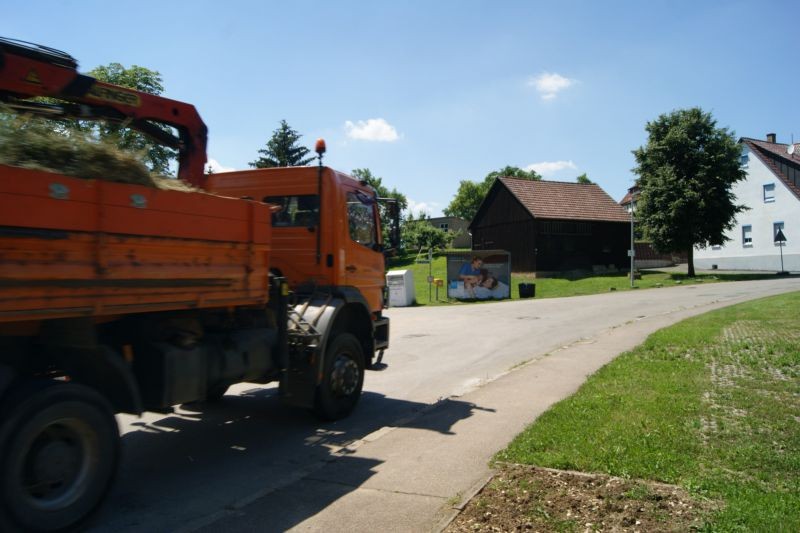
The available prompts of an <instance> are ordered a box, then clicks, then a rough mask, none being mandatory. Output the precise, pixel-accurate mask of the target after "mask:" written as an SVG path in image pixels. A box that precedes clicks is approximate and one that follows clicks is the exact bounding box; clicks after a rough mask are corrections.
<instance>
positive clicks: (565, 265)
mask: <svg viewBox="0 0 800 533" xmlns="http://www.w3.org/2000/svg"><path fill="white" fill-rule="evenodd" d="M536 233H537V237H536V240H537V242H538V243H539V246H538V249H537V262H536V265H537V267H538V268H537V269H538V270H539V271H542V272H563V271H565V270H589V269H591V268H592V267H593V266H594V265H603V266H605V267H611V266H614V267H616V268H623V269H624V268H625V266H626V264H627V260H628V248H629V247H630V226H629V225H628V224H626V223H624V222H591V221H577V220H537V224H536Z"/></svg>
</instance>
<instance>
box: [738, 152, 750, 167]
mask: <svg viewBox="0 0 800 533" xmlns="http://www.w3.org/2000/svg"><path fill="white" fill-rule="evenodd" d="M749 163H750V156H749V155H747V154H744V155H743V156H742V157H740V158H739V164H740V165H741V166H742V167H743V168H747V165H748V164H749Z"/></svg>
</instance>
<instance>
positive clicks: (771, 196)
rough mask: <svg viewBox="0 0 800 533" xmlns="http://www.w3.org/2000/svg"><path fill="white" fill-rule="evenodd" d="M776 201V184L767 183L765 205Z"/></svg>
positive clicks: (765, 186)
mask: <svg viewBox="0 0 800 533" xmlns="http://www.w3.org/2000/svg"><path fill="white" fill-rule="evenodd" d="M774 201H775V184H774V183H767V184H766V185H764V203H765V204H768V203H770V202H774Z"/></svg>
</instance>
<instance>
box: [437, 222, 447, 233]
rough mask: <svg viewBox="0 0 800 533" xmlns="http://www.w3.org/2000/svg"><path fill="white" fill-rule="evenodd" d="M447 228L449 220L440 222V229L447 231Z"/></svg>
mask: <svg viewBox="0 0 800 533" xmlns="http://www.w3.org/2000/svg"><path fill="white" fill-rule="evenodd" d="M447 228H448V224H447V222H442V223H440V224H439V229H440V230H442V231H447Z"/></svg>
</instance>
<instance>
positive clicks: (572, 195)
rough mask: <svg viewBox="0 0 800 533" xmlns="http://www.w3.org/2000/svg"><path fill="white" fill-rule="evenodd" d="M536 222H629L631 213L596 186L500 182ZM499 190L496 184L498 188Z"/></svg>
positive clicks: (538, 182) (517, 179)
mask: <svg viewBox="0 0 800 533" xmlns="http://www.w3.org/2000/svg"><path fill="white" fill-rule="evenodd" d="M497 181H498V182H500V183H501V184H502V185H503V186H505V187H506V188H507V189H508V190H509V191H510V192H511V194H512V195H514V197H515V198H516V199H517V200H518V201H519V202H520V204H522V205H523V207H525V209H527V210H528V212H529V213H530V214H531V215H533V216H534V217H535V218H543V219H555V220H594V221H602V222H629V221H630V215H629V214H628V212H627V211H626V210H625V209H624V208H623V207H622V206H620V205H619V204H618V203H617V202H615V201H614V199H613V198H611V197H610V196H609V195H608V194H607V193H606V192H605V191H604V190H603V189H601V188H600V186H599V185H597V184H596V183H591V184H585V183H569V182H561V181H543V180H542V181H531V180H525V179H519V178H499V179H498V180H497ZM495 186H497V184H495Z"/></svg>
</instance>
